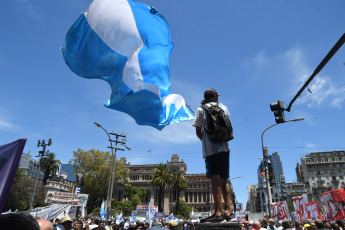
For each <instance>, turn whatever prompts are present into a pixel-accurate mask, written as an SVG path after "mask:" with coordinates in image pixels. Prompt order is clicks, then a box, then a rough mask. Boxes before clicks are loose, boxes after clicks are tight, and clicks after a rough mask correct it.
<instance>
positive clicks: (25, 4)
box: [16, 0, 42, 20]
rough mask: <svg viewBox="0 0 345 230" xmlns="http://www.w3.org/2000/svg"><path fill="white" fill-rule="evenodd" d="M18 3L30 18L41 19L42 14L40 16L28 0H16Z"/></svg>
mask: <svg viewBox="0 0 345 230" xmlns="http://www.w3.org/2000/svg"><path fill="white" fill-rule="evenodd" d="M16 2H17V3H18V4H19V5H20V6H21V9H23V10H24V13H25V14H27V15H28V16H30V17H31V18H33V19H35V20H40V19H41V17H42V16H41V14H39V13H38V12H37V11H36V10H35V8H34V7H33V5H32V4H30V2H29V1H28V0H16Z"/></svg>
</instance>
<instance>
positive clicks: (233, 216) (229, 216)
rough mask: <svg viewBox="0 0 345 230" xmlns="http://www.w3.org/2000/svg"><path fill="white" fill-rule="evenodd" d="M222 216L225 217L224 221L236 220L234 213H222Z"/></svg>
mask: <svg viewBox="0 0 345 230" xmlns="http://www.w3.org/2000/svg"><path fill="white" fill-rule="evenodd" d="M224 217H225V219H226V222H236V221H237V220H236V217H235V214H233V213H231V214H230V215H228V216H227V215H225V213H224Z"/></svg>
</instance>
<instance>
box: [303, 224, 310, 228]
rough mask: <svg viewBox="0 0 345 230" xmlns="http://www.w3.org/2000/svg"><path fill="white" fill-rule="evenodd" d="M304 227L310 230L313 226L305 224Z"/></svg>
mask: <svg viewBox="0 0 345 230" xmlns="http://www.w3.org/2000/svg"><path fill="white" fill-rule="evenodd" d="M303 227H305V228H310V227H311V226H310V224H305V225H304V226H303Z"/></svg>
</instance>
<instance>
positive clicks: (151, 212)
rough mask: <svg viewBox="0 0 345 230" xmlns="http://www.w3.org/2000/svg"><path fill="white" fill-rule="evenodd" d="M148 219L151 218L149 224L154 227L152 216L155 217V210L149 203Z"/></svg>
mask: <svg viewBox="0 0 345 230" xmlns="http://www.w3.org/2000/svg"><path fill="white" fill-rule="evenodd" d="M147 218H148V220H149V226H150V228H151V227H152V218H153V211H152V208H151V204H150V203H149V213H148V217H147Z"/></svg>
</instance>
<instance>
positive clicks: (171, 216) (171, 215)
mask: <svg viewBox="0 0 345 230" xmlns="http://www.w3.org/2000/svg"><path fill="white" fill-rule="evenodd" d="M174 218H175V217H174V213H171V214H170V216H169V218H168V220H167V221H168V222H169V221H170V220H173V219H174Z"/></svg>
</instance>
